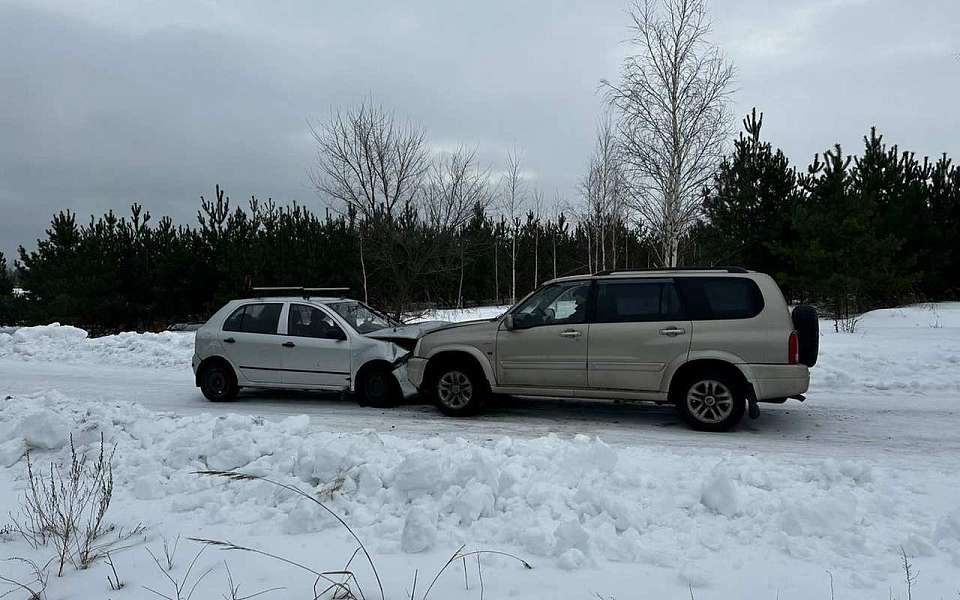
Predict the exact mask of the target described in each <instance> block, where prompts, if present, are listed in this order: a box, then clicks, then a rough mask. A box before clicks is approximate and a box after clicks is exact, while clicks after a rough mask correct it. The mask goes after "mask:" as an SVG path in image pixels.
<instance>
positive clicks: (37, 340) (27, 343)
mask: <svg viewBox="0 0 960 600" xmlns="http://www.w3.org/2000/svg"><path fill="white" fill-rule="evenodd" d="M193 338H194V334H193V333H181V332H170V331H164V332H162V333H134V332H124V333H119V334H116V335H107V336H103V337H97V338H91V337H89V336H88V335H87V332H86V331H84V330H83V329H78V328H76V327H71V326H69V325H60V324H59V323H53V324H51V325H41V326H38V327H21V328H19V329H17V330H15V331H13V332H10V333H3V332H0V358H17V359H21V360H37V361H55V362H61V363H92V364H105V365H124V366H134V367H189V366H190V360H191V357H192V356H193Z"/></svg>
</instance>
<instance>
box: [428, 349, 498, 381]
mask: <svg viewBox="0 0 960 600" xmlns="http://www.w3.org/2000/svg"><path fill="white" fill-rule="evenodd" d="M478 355H480V356H478ZM463 361H468V362H469V364H471V365H473V366H475V367H476V368H477V369H479V370H480V372H481V373H483V376H484V378H485V379H486V380H487V385H493V384H494V379H493V377H492V375H493V373H492V369H491V368H490V363H489V362H488V361H487V360H486V359H485V358H484V357H483V355H482V354H480V351H479V350H477V349H476V348H473V352H471V351H470V350H468V349H467V348H444V349H442V350H439V351H437V352H434V353H432V354H431V355H430V358H429V359H428V360H427V366H426V367H425V368H424V371H423V385H424V386H429V385H430V384H431V383H432V382H433V378H434V377H436V373H437V370H438V369H439V368H440V367H441V366H443V365H446V364H450V363H452V362H453V363H461V364H462V362H463Z"/></svg>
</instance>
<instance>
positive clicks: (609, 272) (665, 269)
mask: <svg viewBox="0 0 960 600" xmlns="http://www.w3.org/2000/svg"><path fill="white" fill-rule="evenodd" d="M668 271H723V272H725V273H749V272H750V271H748V270H747V269H745V268H743V267H657V268H652V269H616V270H613V269H611V270H607V271H597V272H596V273H594V275H615V274H617V273H658V272H659V273H662V272H668Z"/></svg>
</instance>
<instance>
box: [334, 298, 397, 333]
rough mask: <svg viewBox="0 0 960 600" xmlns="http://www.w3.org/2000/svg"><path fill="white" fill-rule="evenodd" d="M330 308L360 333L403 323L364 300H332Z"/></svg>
mask: <svg viewBox="0 0 960 600" xmlns="http://www.w3.org/2000/svg"><path fill="white" fill-rule="evenodd" d="M327 306H329V307H330V308H332V309H333V310H335V311H337V314H338V315H340V316H341V317H343V318H344V320H346V322H347V323H349V324H350V326H351V327H353V328H354V329H356V330H357V332H358V333H370V332H371V331H379V330H381V329H386V328H388V327H397V326H399V325H401V323H398V322H396V321H394V320H393V319H391V318H390V317H388V316H386V315H384V314H382V313H379V312H377V311H375V310H373V309H372V308H370V307H369V306H367V305H366V304H364V303H362V302H356V301H350V302H331V303H330V304H328V305H327Z"/></svg>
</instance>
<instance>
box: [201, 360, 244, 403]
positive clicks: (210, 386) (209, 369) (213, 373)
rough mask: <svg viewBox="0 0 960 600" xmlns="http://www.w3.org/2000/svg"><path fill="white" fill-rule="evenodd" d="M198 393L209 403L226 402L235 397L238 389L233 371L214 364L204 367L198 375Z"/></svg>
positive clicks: (225, 366)
mask: <svg viewBox="0 0 960 600" xmlns="http://www.w3.org/2000/svg"><path fill="white" fill-rule="evenodd" d="M200 391H201V392H203V395H204V397H206V399H207V400H209V401H211V402H227V401H229V400H233V399H234V398H236V397H237V392H239V391H240V388H239V387H238V386H237V377H236V375H234V374H233V369H231V368H230V367H228V366H227V365H220V364H214V365H209V366H206V367H204V368H203V371H202V372H201V373H200Z"/></svg>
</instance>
